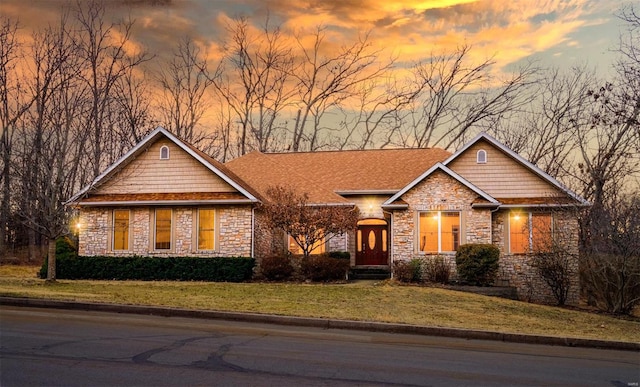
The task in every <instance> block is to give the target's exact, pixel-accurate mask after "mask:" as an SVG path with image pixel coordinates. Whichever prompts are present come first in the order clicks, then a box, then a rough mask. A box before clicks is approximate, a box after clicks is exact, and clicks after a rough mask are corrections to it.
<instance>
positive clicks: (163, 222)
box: [155, 209, 171, 250]
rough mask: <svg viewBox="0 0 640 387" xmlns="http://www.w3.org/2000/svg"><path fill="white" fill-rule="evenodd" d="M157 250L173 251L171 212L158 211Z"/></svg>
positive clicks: (168, 210)
mask: <svg viewBox="0 0 640 387" xmlns="http://www.w3.org/2000/svg"><path fill="white" fill-rule="evenodd" d="M155 231H156V233H155V236H156V238H155V245H156V247H155V249H156V250H170V249H171V210H170V209H157V210H156V227H155Z"/></svg>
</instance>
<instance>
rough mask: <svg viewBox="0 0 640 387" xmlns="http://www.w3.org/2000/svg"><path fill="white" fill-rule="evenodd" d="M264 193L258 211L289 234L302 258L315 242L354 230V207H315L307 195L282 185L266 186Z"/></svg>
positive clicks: (355, 215) (274, 226)
mask: <svg viewBox="0 0 640 387" xmlns="http://www.w3.org/2000/svg"><path fill="white" fill-rule="evenodd" d="M267 195H268V196H269V200H268V201H266V202H265V203H263V205H262V206H261V211H262V212H263V213H264V215H265V219H266V221H267V223H268V225H269V227H270V228H272V229H275V230H282V231H284V232H285V233H286V234H287V235H290V236H291V238H292V239H293V240H294V241H295V242H296V244H297V245H298V246H300V248H301V249H302V252H303V255H304V258H305V259H308V258H309V255H310V254H311V252H312V251H313V249H314V248H315V247H316V246H317V245H318V243H320V242H322V241H324V242H325V243H326V242H327V241H328V240H329V239H331V238H333V237H335V236H337V235H341V234H344V233H345V232H347V231H349V230H354V229H355V227H356V224H357V222H358V215H359V213H358V209H357V208H356V207H353V206H325V205H322V206H314V205H311V204H309V202H308V200H309V197H308V195H307V194H299V193H296V192H295V191H294V190H293V189H291V188H287V187H281V186H276V187H271V188H269V189H268V191H267Z"/></svg>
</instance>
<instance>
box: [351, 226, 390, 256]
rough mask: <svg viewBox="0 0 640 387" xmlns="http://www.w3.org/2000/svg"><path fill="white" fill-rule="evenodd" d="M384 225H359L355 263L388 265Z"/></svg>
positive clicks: (387, 242)
mask: <svg viewBox="0 0 640 387" xmlns="http://www.w3.org/2000/svg"><path fill="white" fill-rule="evenodd" d="M388 239H389V238H388V237H387V226H386V225H360V226H358V232H357V235H356V244H357V245H356V265H388V264H389V248H388V247H389V245H388V244H389V240H388Z"/></svg>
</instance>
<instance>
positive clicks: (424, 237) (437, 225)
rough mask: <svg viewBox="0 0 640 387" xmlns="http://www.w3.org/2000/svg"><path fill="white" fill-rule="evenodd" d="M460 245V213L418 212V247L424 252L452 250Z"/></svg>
mask: <svg viewBox="0 0 640 387" xmlns="http://www.w3.org/2000/svg"><path fill="white" fill-rule="evenodd" d="M459 246H460V213H459V212H445V211H429V212H422V213H420V224H419V248H420V251H422V252H425V253H441V252H453V251H456V250H458V247H459Z"/></svg>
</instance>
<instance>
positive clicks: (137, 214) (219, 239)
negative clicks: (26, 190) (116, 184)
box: [79, 205, 252, 257]
mask: <svg viewBox="0 0 640 387" xmlns="http://www.w3.org/2000/svg"><path fill="white" fill-rule="evenodd" d="M207 208H213V209H215V210H216V223H215V226H216V227H215V228H216V231H215V234H216V244H215V249H214V250H207V251H200V250H198V248H197V241H196V237H197V230H196V227H195V223H196V217H197V215H196V214H197V207H187V206H184V207H173V208H172V214H173V218H172V237H171V242H172V243H171V246H172V248H171V249H170V250H155V249H154V246H153V233H152V230H153V229H154V227H153V223H154V220H153V217H154V208H153V207H132V208H129V211H130V213H129V214H130V215H129V219H130V220H129V249H128V250H120V251H117V250H113V248H112V241H111V238H112V237H113V220H112V218H113V215H112V214H113V208H109V207H94V208H83V209H82V210H81V212H80V225H81V228H82V232H81V233H80V241H79V254H80V255H85V256H92V255H107V256H109V255H112V256H129V255H143V256H201V257H235V256H238V257H249V256H251V255H252V251H251V248H252V241H251V239H252V214H251V213H252V210H251V206H248V205H247V206H215V207H207Z"/></svg>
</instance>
